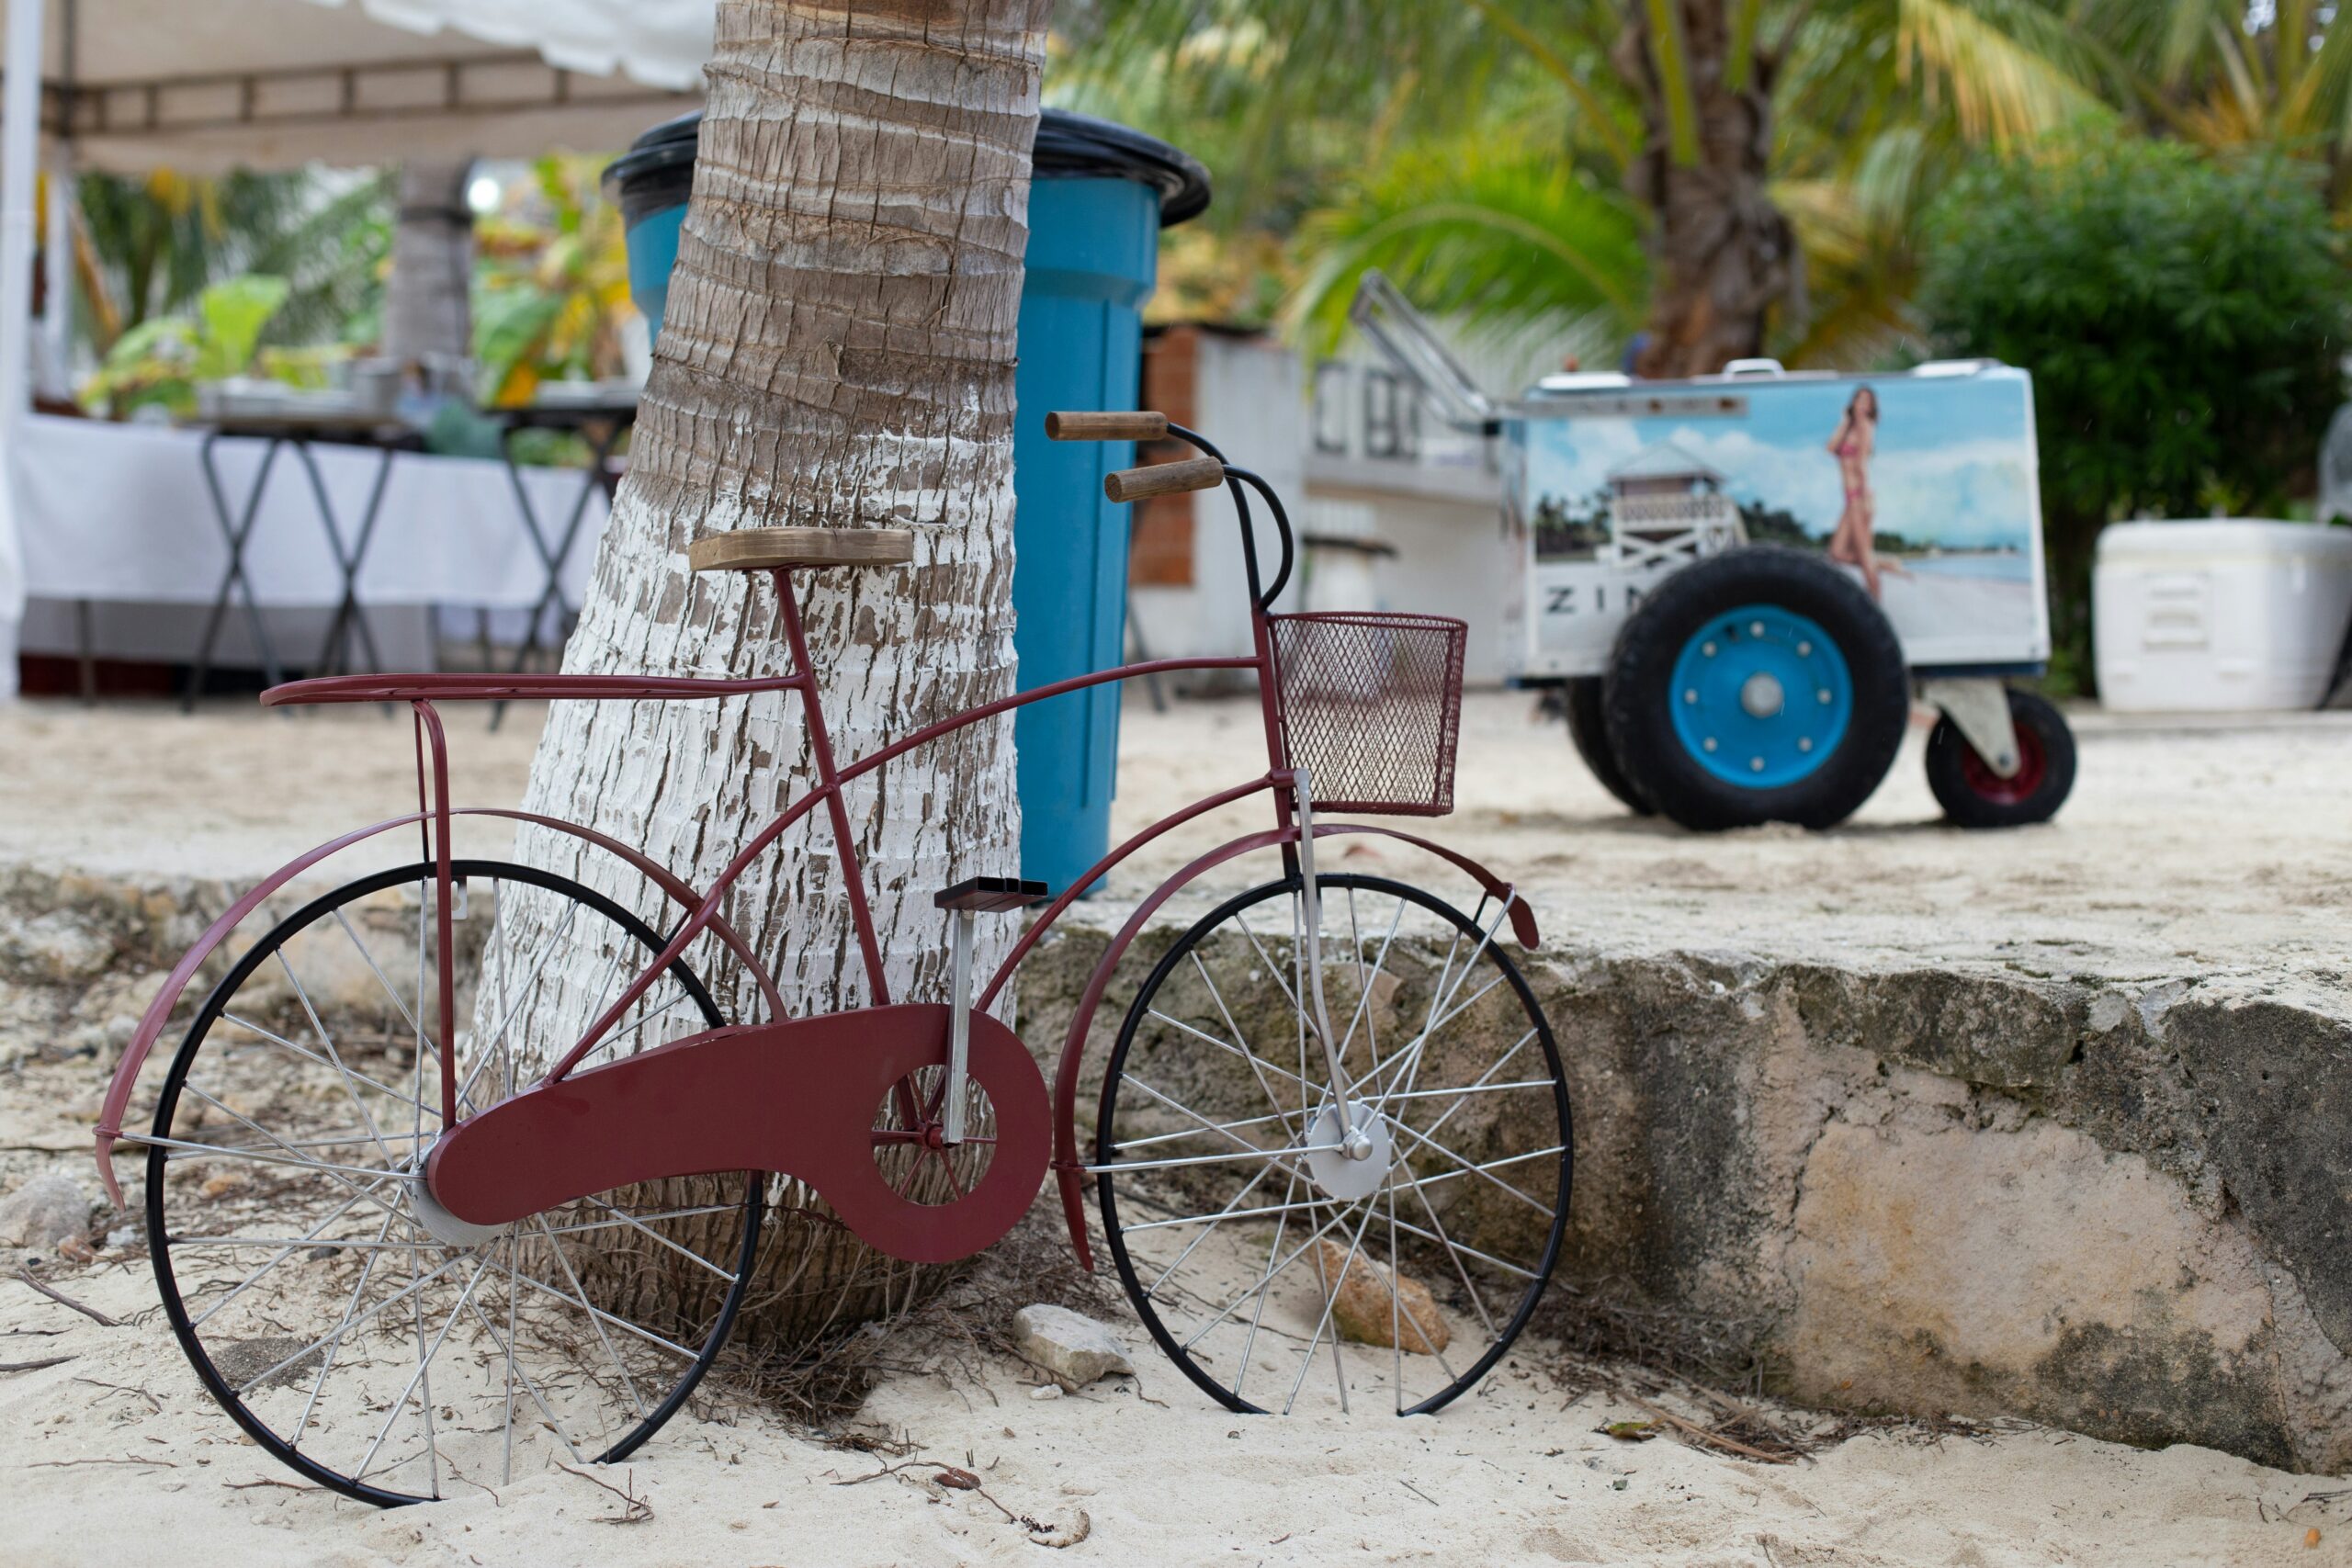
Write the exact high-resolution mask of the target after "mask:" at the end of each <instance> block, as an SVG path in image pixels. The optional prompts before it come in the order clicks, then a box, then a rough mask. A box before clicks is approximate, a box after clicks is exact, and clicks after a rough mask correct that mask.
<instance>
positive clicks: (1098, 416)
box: [1046, 409, 1168, 441]
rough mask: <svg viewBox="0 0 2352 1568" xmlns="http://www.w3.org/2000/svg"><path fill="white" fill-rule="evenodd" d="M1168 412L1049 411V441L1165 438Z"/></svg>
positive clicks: (1047, 419) (1047, 417)
mask: <svg viewBox="0 0 2352 1568" xmlns="http://www.w3.org/2000/svg"><path fill="white" fill-rule="evenodd" d="M1167 438H1168V416H1167V415H1166V414H1164V413H1153V412H1150V411H1149V410H1148V409H1144V410H1138V411H1136V412H1132V413H1049V414H1047V415H1046V440H1048V441H1164V440H1166V439H1167Z"/></svg>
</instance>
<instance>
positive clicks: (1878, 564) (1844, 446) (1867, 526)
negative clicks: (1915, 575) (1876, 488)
mask: <svg viewBox="0 0 2352 1568" xmlns="http://www.w3.org/2000/svg"><path fill="white" fill-rule="evenodd" d="M1877 450H1878V394H1877V393H1876V392H1874V391H1872V390H1871V389H1869V388H1868V387H1857V388H1855V389H1854V395H1853V397H1852V398H1851V399H1850V400H1849V401H1848V402H1847V404H1846V412H1845V413H1844V415H1843V416H1842V417H1840V418H1839V419H1838V433H1837V434H1835V435H1832V436H1831V437H1830V438H1829V454H1830V456H1832V457H1836V458H1837V459H1838V477H1839V478H1840V479H1843V480H1844V481H1845V484H1846V509H1845V510H1844V511H1843V512H1841V513H1838V526H1837V527H1836V528H1835V529H1833V530H1831V532H1830V535H1829V546H1828V554H1829V558H1830V559H1831V560H1834V561H1838V562H1842V563H1843V564H1845V565H1847V566H1850V567H1852V568H1854V569H1855V570H1858V571H1860V573H1861V574H1862V586H1863V587H1865V588H1867V589H1869V590H1870V593H1871V598H1873V599H1876V598H1878V597H1879V596H1880V594H1879V579H1880V576H1881V574H1882V573H1887V572H1892V573H1894V574H1895V575H1897V576H1904V575H1908V574H1907V573H1905V571H1904V570H1903V568H1902V567H1900V566H1898V565H1896V564H1895V563H1894V562H1893V561H1882V560H1880V559H1879V558H1878V553H1877V551H1876V550H1875V549H1873V548H1872V547H1871V534H1872V532H1873V531H1874V530H1875V529H1876V527H1877V525H1878V502H1877V500H1876V498H1874V497H1873V496H1872V495H1871V456H1872V455H1873V454H1874V453H1875V452H1876V451H1877Z"/></svg>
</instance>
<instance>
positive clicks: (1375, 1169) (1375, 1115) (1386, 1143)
mask: <svg viewBox="0 0 2352 1568" xmlns="http://www.w3.org/2000/svg"><path fill="white" fill-rule="evenodd" d="M1306 1147H1307V1155H1306V1173H1307V1174H1308V1175H1309V1176H1311V1177H1313V1178H1314V1179H1315V1185H1317V1187H1320V1188H1321V1189H1323V1190H1324V1191H1325V1192H1327V1193H1329V1195H1330V1196H1332V1197H1334V1198H1340V1199H1351V1198H1365V1197H1369V1196H1371V1195H1372V1194H1373V1193H1374V1192H1377V1191H1379V1190H1380V1189H1381V1188H1382V1187H1383V1186H1385V1184H1386V1183H1387V1180H1388V1172H1389V1169H1390V1168H1391V1167H1393V1166H1394V1165H1395V1164H1396V1163H1397V1160H1396V1148H1395V1145H1393V1144H1392V1143H1391V1142H1390V1140H1389V1136H1388V1119H1387V1118H1386V1117H1385V1116H1383V1115H1381V1114H1380V1113H1379V1111H1376V1110H1374V1108H1373V1107H1372V1106H1371V1105H1370V1104H1368V1103H1366V1102H1365V1101H1363V1100H1350V1101H1349V1102H1348V1134H1347V1137H1346V1138H1345V1139H1344V1140H1342V1138H1341V1137H1340V1108H1339V1106H1338V1104H1337V1103H1336V1102H1335V1103H1332V1104H1329V1105H1326V1106H1324V1108H1323V1109H1322V1110H1321V1111H1319V1112H1317V1115H1316V1118H1315V1120H1314V1121H1313V1122H1309V1123H1308V1124H1307V1129H1306ZM1359 1148H1361V1149H1362V1150H1363V1153H1361V1154H1357V1153H1355V1152H1354V1151H1355V1150H1357V1149H1359Z"/></svg>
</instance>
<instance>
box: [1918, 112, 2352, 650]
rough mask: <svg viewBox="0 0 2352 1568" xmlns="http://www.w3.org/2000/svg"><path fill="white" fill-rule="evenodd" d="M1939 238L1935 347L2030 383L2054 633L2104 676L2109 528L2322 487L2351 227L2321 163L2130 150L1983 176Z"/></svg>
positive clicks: (1932, 256)
mask: <svg viewBox="0 0 2352 1568" xmlns="http://www.w3.org/2000/svg"><path fill="white" fill-rule="evenodd" d="M2346 301H2347V288H2346V271H2345V254H2344V247H2343V244H2342V240H2341V236H2340V234H2339V233H2338V231H2337V230H2336V229H2335V225H2334V224H2333V223H2332V222H2331V220H2330V217H2329V214H2328V211H2327V208H2326V205H2325V202H2324V192H2323V190H2322V187H2321V182H2320V180H2319V178H2318V177H2317V176H2316V174H2315V172H2314V171H2313V170H2312V168H2311V167H2310V166H2309V165H2307V164H2297V163H2293V162H2290V161H2289V160H2287V159H2285V158H2283V157H2281V156H2278V155H2277V154H2272V153H2262V152H2252V153H2241V154H2228V155H2214V154H2200V153H2199V152H2198V151H2197V150H2195V149H2193V148H2190V147H2188V146H2184V145H2182V144H2179V143H2177V142H2167V141H2139V140H2130V141H2118V140H2115V139H2112V138H2092V139H2083V140H2069V141H2060V142H2055V143H2052V144H2048V145H2044V146H2041V147H2037V148H2034V149H2032V150H2030V151H2028V152H2021V153H2018V154H2015V155H2012V156H2007V157H2001V158H1995V159H1990V160H1987V161H1986V162H1985V163H1983V164H1979V165H1977V166H1975V167H1973V168H1972V169H1971V170H1970V171H1968V172H1967V173H1966V174H1965V175H1962V177H1961V178H1960V179H1959V180H1958V181H1957V182H1955V184H1954V185H1953V186H1951V188H1950V189H1949V190H1948V191H1947V192H1946V193H1945V195H1944V197H1942V199H1941V201H1940V202H1939V205H1938V207H1937V209H1936V210H1935V213H1934V217H1933V220H1932V221H1931V222H1930V224H1929V226H1928V245H1927V247H1926V266H1925V271H1924V276H1923V278H1922V281H1921V287H1920V290H1919V295H1918V299H1917V308H1918V310H1919V313H1920V316H1921V319H1922V322H1923V324H1924V326H1925V327H1926V330H1927V332H1928V335H1929V337H1930V338H1931V339H1932V340H1933V342H1934V344H1935V345H1936V347H1937V348H1938V349H1939V351H1940V352H1943V353H1946V354H1951V355H1983V356H1986V357H1990V358H1996V359H2002V360H2006V361H2007V362H2008V363H2009V364H2012V365H2021V366H2024V367H2028V368H2029V369H2030V370H2031V371H2032V373H2033V378H2034V404H2035V420H2036V423H2037V425H2038V427H2039V429H2038V434H2039V437H2040V445H2041V494H2042V508H2043V533H2044V537H2045V540H2046V542H2047V545H2048V548H2049V563H2050V586H2051V598H2052V605H2051V607H2052V628H2053V633H2054V635H2055V637H2056V639H2057V641H2058V642H2059V643H2060V645H2061V648H2062V649H2063V650H2064V656H2065V658H2064V661H2065V662H2068V663H2070V664H2073V665H2075V667H2077V668H2080V669H2083V670H2087V669H2088V659H2087V654H2086V649H2087V648H2088V643H2089V610H2088V601H2089V589H2090V568H2091V559H2092V553H2093V550H2094V548H2095V547H2096V542H2097V539H2098V531H2099V530H2100V529H2101V528H2102V527H2104V526H2105V525H2107V524H2108V523H2109V522H2110V521H2113V520H2115V519H2117V518H2120V517H2127V516H2159V517H2165V516H2169V517H2183V516H2196V515H2207V514H2214V513H2219V514H2226V515H2239V516H2247V515H2269V516H2277V515H2282V514H2283V513H2284V510H2285V508H2286V506H2287V504H2288V498H2289V497H2290V495H2292V494H2294V493H2297V492H2305V493H2307V492H2308V491H2310V489H2311V486H2312V469H2313V464H2314V462H2315V460H2316V457H2317V454H2318V450H2319V443H2320V438H2321V436H2322V435H2323V434H2324V433H2325V431H2326V428H2327V423H2328V419H2329V416H2330V414H2331V413H2332V412H2334V410H2335V405H2336V402H2337V400H2338V399H2339V397H2340V395H2341V388H2342V381H2343V377H2342V371H2341V369H2340V361H2341V359H2342V357H2343V355H2345V353H2346V348H2347V346H2352V313H2347V303H2346Z"/></svg>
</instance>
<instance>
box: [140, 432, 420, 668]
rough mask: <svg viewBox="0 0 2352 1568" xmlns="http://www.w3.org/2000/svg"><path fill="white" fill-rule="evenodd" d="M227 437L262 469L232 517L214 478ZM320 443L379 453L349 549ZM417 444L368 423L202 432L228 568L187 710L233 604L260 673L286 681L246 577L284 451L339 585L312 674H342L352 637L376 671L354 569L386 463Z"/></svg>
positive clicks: (362, 555)
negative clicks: (290, 456) (243, 443)
mask: <svg viewBox="0 0 2352 1568" xmlns="http://www.w3.org/2000/svg"><path fill="white" fill-rule="evenodd" d="M230 439H241V440H258V441H260V442H262V443H263V444H264V445H263V447H262V456H261V464H260V466H259V467H258V468H255V469H254V477H253V479H252V481H251V482H250V483H249V484H248V485H247V487H246V490H245V497H244V502H243V505H242V507H240V508H239V509H237V510H236V511H235V512H234V513H232V510H231V508H230V505H229V494H228V488H227V486H226V485H225V484H224V483H223V482H222V480H221V478H220V461H219V456H218V448H219V446H220V443H221V442H222V441H224V440H230ZM322 440H324V441H330V442H333V443H334V444H336V445H339V446H368V447H373V448H374V449H375V450H376V452H377V454H378V461H377V465H376V476H375V479H374V481H373V482H372V483H371V484H370V485H369V487H368V500H367V503H366V504H365V506H364V507H363V508H362V509H361V512H360V514H359V521H358V525H357V528H356V532H355V534H354V535H353V537H352V540H351V543H350V545H349V546H348V547H345V543H344V531H343V527H342V525H341V524H340V523H339V522H338V521H337V520H336V518H335V513H334V502H333V501H332V500H331V499H330V498H329V496H328V494H327V487H326V478H325V476H324V475H322V473H320V471H319V463H318V458H317V457H316V456H315V455H314V454H313V453H312V452H311V446H312V445H313V444H314V443H316V442H319V441H322ZM416 441H417V437H416V434H415V433H414V432H413V431H411V430H409V429H408V428H407V427H405V426H403V425H398V424H395V423H390V422H388V421H385V420H381V419H372V418H371V419H366V420H355V419H336V420H307V419H306V420H287V419H277V420H222V421H220V422H218V423H215V424H214V425H213V426H212V427H211V428H210V429H209V430H207V431H206V432H205V434H204V441H203V445H202V446H199V447H198V460H199V462H200V463H201V465H202V467H203V469H204V486H205V491H206V493H207V495H208V496H209V498H210V499H211V502H212V514H213V519H214V521H215V522H216V523H217V524H218V525H219V526H220V538H221V542H222V543H223V544H225V545H226V546H227V547H228V550H229V562H228V565H227V567H226V568H225V569H223V570H222V572H221V574H220V592H217V593H215V594H214V595H213V599H212V608H211V611H210V613H209V615H206V617H205V622H204V636H203V637H202V638H201V639H200V640H199V641H198V645H197V650H196V658H195V660H193V661H192V662H191V664H190V665H189V667H188V679H187V692H186V694H185V695H184V696H183V698H182V700H181V706H182V708H183V709H184V710H185V711H187V712H191V713H192V712H194V711H195V708H196V702H197V698H198V697H199V696H201V695H202V694H203V692H204V682H205V678H206V677H207V676H208V675H209V674H210V673H211V671H212V655H213V651H214V649H216V648H218V647H219V645H220V628H221V625H222V623H223V622H225V621H226V620H227V618H228V615H229V609H230V602H231V601H232V599H234V600H238V601H240V602H242V605H243V612H244V617H245V624H246V626H247V627H248V628H249V629H250V630H251V631H252V633H253V637H254V649H256V651H258V652H259V653H260V654H261V661H262V671H263V673H264V675H265V676H266V678H267V679H268V681H269V682H270V684H272V685H277V683H279V682H282V681H283V680H284V679H285V678H286V672H285V670H284V668H283V667H282V666H280V665H279V663H278V661H277V649H276V648H275V647H273V646H272V644H271V642H270V639H269V629H268V627H267V626H266V624H265V623H264V621H263V619H262V614H261V605H260V603H259V602H258V601H257V600H256V599H255V598H254V589H253V580H252V579H251V578H250V577H248V576H247V575H246V572H245V549H246V547H247V546H248V545H249V544H250V543H251V542H252V540H253V535H254V527H255V526H256V525H258V524H259V522H260V520H261V502H262V497H263V495H264V493H265V492H266V491H267V490H268V488H269V478H270V474H271V473H272V472H273V471H274V470H275V469H276V468H277V454H278V453H279V451H280V450H281V449H287V448H290V449H291V450H292V451H293V453H294V457H295V461H296V462H298V463H300V465H301V467H302V471H303V474H304V476H305V478H306V479H308V480H309V483H310V490H311V501H312V502H313V503H314V504H315V505H316V507H317V509H318V514H319V525H320V526H321V527H322V528H323V529H324V530H325V531H326V538H327V548H328V550H329V551H330V553H332V554H333V556H334V562H335V569H336V570H337V572H338V573H339V574H340V575H341V577H342V579H343V590H342V592H341V594H340V595H339V596H338V599H337V601H336V604H335V609H334V615H333V616H332V617H331V618H330V620H329V621H328V623H327V636H326V642H325V645H324V646H323V647H322V648H321V649H320V650H319V657H318V660H317V662H316V663H315V665H314V666H313V668H314V669H315V670H317V671H320V672H322V673H325V672H329V671H334V670H335V669H336V668H337V667H340V668H342V669H344V670H345V671H348V670H349V669H350V668H351V666H350V663H349V657H348V656H349V653H350V648H351V644H352V642H353V641H354V640H355V639H356V641H357V643H358V646H359V648H360V649H361V650H362V651H364V652H365V653H366V655H367V658H368V666H369V668H371V669H377V668H380V667H381V665H382V659H381V656H380V655H379V653H378V652H377V649H376V637H375V634H374V633H373V632H372V631H370V630H369V629H368V617H367V615H365V614H364V613H363V612H362V610H361V608H360V604H359V571H360V568H361V567H362V566H363V565H364V564H365V563H366V561H367V558H368V544H369V543H370V542H371V541H372V540H373V539H374V538H375V536H376V525H377V523H378V521H379V519H380V518H381V516H382V514H383V509H384V492H385V490H386V489H387V487H388V483H389V481H390V479H391V472H392V458H393V457H394V455H395V454H397V453H399V452H401V451H403V450H413V449H414V448H415V446H416Z"/></svg>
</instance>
